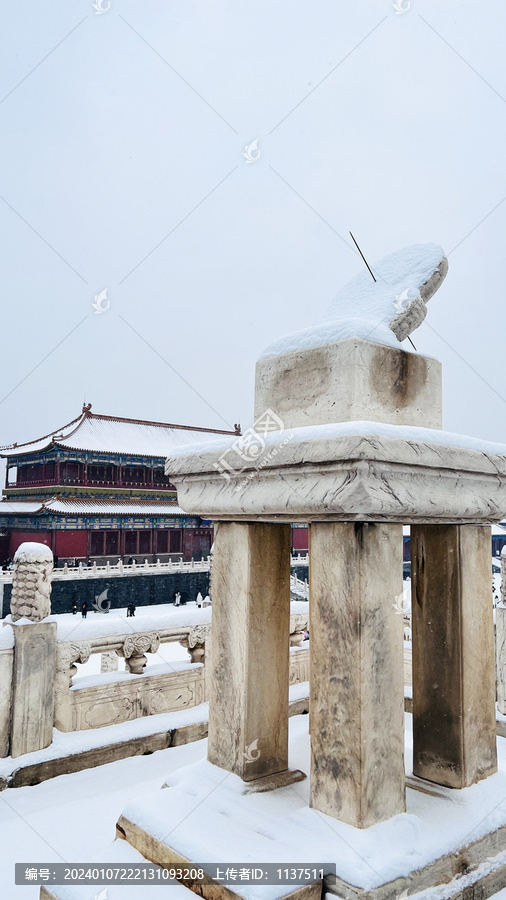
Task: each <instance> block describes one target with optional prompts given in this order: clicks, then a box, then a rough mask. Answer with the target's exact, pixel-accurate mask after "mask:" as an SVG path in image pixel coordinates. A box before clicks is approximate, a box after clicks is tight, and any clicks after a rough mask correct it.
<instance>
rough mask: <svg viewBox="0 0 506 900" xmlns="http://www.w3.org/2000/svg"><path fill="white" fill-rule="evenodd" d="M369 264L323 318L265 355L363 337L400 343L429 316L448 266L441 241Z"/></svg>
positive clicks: (416, 245)
mask: <svg viewBox="0 0 506 900" xmlns="http://www.w3.org/2000/svg"><path fill="white" fill-rule="evenodd" d="M372 271H373V273H374V277H375V278H376V281H373V279H372V278H371V275H370V273H369V272H368V271H367V270H366V269H364V270H363V271H361V272H360V273H359V274H358V275H356V276H355V277H354V278H352V279H351V281H349V282H348V283H347V284H346V285H345V286H344V287H343V288H341V290H340V291H339V292H338V293H337V294H336V296H335V297H334V299H333V301H332V303H331V304H330V306H329V307H328V309H327V310H326V312H325V313H324V315H323V316H322V317H321V319H320V321H319V322H318V323H317V324H316V325H313V326H312V327H310V328H305V329H303V330H301V331H296V332H292V333H291V334H288V335H286V336H284V337H282V338H279V339H278V340H276V341H274V343H272V344H270V345H269V347H267V348H266V350H264V352H263V353H262V354H261V357H260V358H261V359H263V358H265V357H269V356H280V355H281V354H283V353H290V352H292V351H295V350H303V349H309V348H311V347H319V346H321V345H322V344H328V343H333V342H335V341H343V340H347V339H349V338H354V337H355V338H363V339H367V340H369V341H374V342H376V343H378V344H387V345H389V346H393V347H398V346H399V342H400V341H403V340H405V339H406V338H407V337H408V335H409V334H411V333H412V332H413V331H414V330H415V328H418V327H419V325H421V324H422V322H423V320H424V319H425V316H426V315H427V307H426V304H427V301H428V300H429V299H430V298H431V297H432V296H433V295H434V294H435V292H436V291H437V289H438V288H439V286H440V284H441V283H442V281H443V280H444V278H445V276H446V273H447V271H448V261H447V259H446V257H445V255H444V251H443V249H442V248H441V247H439V246H438V245H437V244H414V245H413V246H411V247H405V248H404V249H403V250H397V251H396V252H395V253H391V254H389V256H385V257H384V258H383V259H382V260H380V262H378V263H376V264H375V265H373V266H372Z"/></svg>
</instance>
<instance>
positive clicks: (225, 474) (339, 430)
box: [166, 421, 506, 525]
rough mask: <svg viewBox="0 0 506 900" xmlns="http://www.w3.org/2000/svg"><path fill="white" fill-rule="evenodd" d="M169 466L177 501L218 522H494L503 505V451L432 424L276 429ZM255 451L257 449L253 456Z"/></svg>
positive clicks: (188, 451)
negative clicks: (256, 442) (246, 443)
mask: <svg viewBox="0 0 506 900" xmlns="http://www.w3.org/2000/svg"><path fill="white" fill-rule="evenodd" d="M238 440H240V439H237V438H236V439H235V441H234V439H224V440H222V439H220V440H218V441H213V442H211V443H206V445H205V446H204V447H200V448H199V447H198V446H197V445H193V446H191V447H185V448H181V450H180V451H179V455H178V453H177V451H176V453H175V454H173V456H172V457H171V459H170V460H168V461H167V465H166V474H167V475H168V476H169V477H170V478H171V481H173V482H174V484H176V486H177V491H178V502H179V504H180V506H181V507H182V508H183V509H184V510H185V511H186V512H187V513H188V514H189V515H194V514H195V515H202V514H203V512H204V511H205V513H206V515H208V516H209V517H210V518H212V519H215V520H217V521H227V520H228V521H234V522H240V521H249V522H253V521H262V522H305V523H306V522H309V523H312V522H332V521H334V522H353V521H358V522H396V523H401V524H404V525H412V524H417V523H425V524H435V525H442V524H444V523H451V524H492V523H496V522H498V521H500V519H501V518H502V517H503V515H504V510H505V509H506V446H505V445H501V444H493V443H490V442H486V441H481V440H478V439H476V438H471V437H466V436H464V435H459V434H453V433H451V432H444V431H438V430H437V429H432V428H419V427H414V426H409V425H403V426H398V425H391V424H388V423H379V422H368V421H363V422H340V423H335V424H329V425H309V426H305V427H298V428H289V429H285V430H282V431H281V430H278V431H273V432H270V433H268V434H265V435H263V436H262V443H263V446H261V445H260V446H259V447H257V448H256V449H255V452H256V453H257V454H258V455H257V456H256V457H255V459H254V460H249V461H248V460H247V459H246V458H245V456H246V455H247V452H246V451H247V448H246V449H245V448H244V447H242V448H239V449H240V450H241V453H242V454H243V455H242V457H241V455H240V453H239V452H238V450H236V449H234V444H237V443H238ZM248 452H251V451H248Z"/></svg>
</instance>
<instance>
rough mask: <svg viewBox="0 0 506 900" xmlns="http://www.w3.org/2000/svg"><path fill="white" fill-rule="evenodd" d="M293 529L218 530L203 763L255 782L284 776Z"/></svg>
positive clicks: (232, 526)
mask: <svg viewBox="0 0 506 900" xmlns="http://www.w3.org/2000/svg"><path fill="white" fill-rule="evenodd" d="M289 642H290V526H289V525H265V524H260V523H254V524H248V523H232V522H225V523H220V524H218V526H217V528H216V535H215V540H214V554H213V627H212V631H211V640H210V645H211V646H210V652H209V654H208V656H209V683H210V703H209V744H208V759H209V761H210V762H212V763H214V764H215V765H216V766H220V767H221V768H222V769H228V771H229V772H235V774H236V775H239V776H240V777H241V778H242V779H243V780H244V781H253V780H254V779H256V778H261V777H263V776H266V775H272V774H273V773H277V772H283V771H285V770H286V769H287V768H288V677H289Z"/></svg>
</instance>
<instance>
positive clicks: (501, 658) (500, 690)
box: [495, 606, 506, 716]
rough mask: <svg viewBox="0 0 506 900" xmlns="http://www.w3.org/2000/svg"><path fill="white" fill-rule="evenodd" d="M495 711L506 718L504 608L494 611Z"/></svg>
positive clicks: (505, 614) (505, 629) (505, 624)
mask: <svg viewBox="0 0 506 900" xmlns="http://www.w3.org/2000/svg"><path fill="white" fill-rule="evenodd" d="M495 653H496V684H497V709H498V710H499V712H500V713H501V715H503V716H506V606H497V607H496V611H495Z"/></svg>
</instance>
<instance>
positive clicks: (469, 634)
mask: <svg viewBox="0 0 506 900" xmlns="http://www.w3.org/2000/svg"><path fill="white" fill-rule="evenodd" d="M446 271H447V262H446V259H445V257H444V254H443V251H442V250H441V248H439V247H437V246H435V245H433V244H428V245H416V246H414V247H408V248H407V249H405V250H403V251H399V252H398V253H394V254H392V255H391V256H389V257H386V258H385V259H384V260H382V261H381V262H380V263H378V264H377V265H375V266H373V272H374V275H375V278H376V281H374V282H373V280H372V278H371V276H370V274H369V272H366V271H364V272H363V273H362V274H360V275H359V276H357V277H356V278H355V279H353V280H352V281H351V282H350V283H349V284H348V285H347V286H346V287H345V288H344V289H343V290H342V291H340V293H339V294H338V295H337V297H336V299H335V301H334V303H333V304H332V306H331V308H330V309H329V311H328V313H327V314H326V316H325V317H324V319H323V320H322V321H321V322H320V323H319V324H318V325H316V326H314V327H312V328H308V329H306V330H304V331H299V332H295V333H294V334H291V335H288V336H287V337H285V338H281V339H280V340H279V341H276V342H275V343H274V344H272V345H271V346H270V347H269V348H267V350H266V351H265V352H264V353H263V354H262V357H261V358H260V360H259V362H258V364H257V370H256V391H255V417H256V421H255V425H254V427H253V428H252V429H248V431H247V432H246V433H245V434H244V435H243V436H242V437H238V438H235V439H233V440H230V439H228V438H227V439H224V440H219V441H216V442H213V443H212V444H209V445H204V444H199V445H198V447H197V446H195V447H193V448H181V450H180V452H179V454H178V456H175V457H172V458H171V459H170V460H168V461H167V465H166V473H167V475H168V476H170V480H171V482H173V483H174V484H175V485H176V486H177V490H178V503H179V505H180V506H181V508H182V509H184V510H185V512H187V513H188V514H192V515H205V516H206V517H207V518H211V519H214V520H215V521H217V522H218V523H219V525H218V531H217V539H216V543H215V551H214V579H213V638H212V643H213V645H214V646H213V648H212V652H211V694H210V717H209V759H210V761H211V762H214V763H215V764H216V765H218V766H221V767H222V768H223V769H226V770H228V771H231V772H235V773H236V774H238V775H240V776H241V777H242V778H243V779H244V780H245V781H248V782H249V783H250V784H251V783H252V782H254V781H255V779H258V778H259V777H260V776H262V775H263V774H265V773H275V772H277V773H278V774H279V773H280V772H282V771H283V769H285V770H286V768H287V765H288V761H287V755H286V718H287V713H286V691H285V687H284V685H285V684H287V676H286V679H285V668H286V666H287V648H288V634H289V625H288V624H287V622H288V619H287V617H288V600H287V598H288V596H289V585H288V569H287V560H288V555H289V547H288V538H286V537H285V536H284V532H283V529H284V528H286V529H288V525H289V523H293V522H304V523H309V524H310V652H311V669H310V719H311V747H312V753H311V774H310V777H311V790H310V796H311V805H312V806H313V807H314V808H316V809H318V810H320V811H322V812H324V813H327V814H328V815H331V816H334V817H336V818H338V819H341V820H343V821H345V822H347V823H349V824H350V825H354V826H356V827H358V828H365V827H368V826H371V825H374V824H375V823H378V822H380V821H381V820H383V819H387V818H389V817H391V816H394V815H396V814H397V813H400V812H403V811H404V809H405V799H404V795H405V790H404V785H405V775H404V734H403V728H404V724H403V688H404V685H403V681H404V679H403V627H402V626H403V619H402V615H401V614H399V597H402V525H403V524H406V525H412V526H414V527H413V537H412V546H413V551H412V552H413V683H414V684H413V724H414V744H415V746H414V771H415V775H417V776H418V777H419V778H424V779H427V780H431V781H434V782H436V783H439V784H442V785H449V786H452V787H464V786H467V785H470V784H472V783H473V782H476V781H478V780H480V779H482V778H486V777H487V776H488V775H490V774H491V773H493V772H494V771H495V770H496V749H495V746H496V743H495V705H494V704H495V684H494V673H493V665H494V654H493V622H492V600H491V595H490V593H491V592H490V530H489V529H488V528H484V527H483V526H484V525H486V524H487V523H492V522H497V521H499V520H500V519H501V518H502V517H504V515H505V513H506V447H503V446H501V445H494V444H486V443H483V442H480V441H479V440H477V439H474V438H466V437H465V436H462V435H454V434H450V433H446V432H443V431H441V426H442V421H441V409H442V394H441V365H440V364H439V363H438V362H437V361H436V360H433V359H429V358H426V357H423V356H421V355H420V354H417V353H412V352H406V350H405V349H404V348H403V347H402V346H401V344H400V341H401V340H404V339H405V338H406V337H407V336H408V335H409V334H410V332H411V331H413V329H414V328H416V327H418V325H420V324H421V322H422V321H423V319H424V318H425V315H426V312H427V308H426V304H427V302H428V300H429V299H430V298H431V296H432V295H433V294H434V292H435V291H436V290H437V288H438V287H439V285H440V284H441V282H442V280H443V279H444V277H445V275H446ZM285 545H286V546H285ZM285 557H286V558H285ZM276 598H277V599H276ZM287 628H288V632H287ZM248 747H249V750H248ZM264 748H265V749H264ZM245 753H246V757H247V755H248V753H249V756H250V757H253V756H255V757H257V758H256V759H255V761H254V762H252V761H248V760H247V758H246V757H245V756H244V754H245ZM241 754H242V756H241ZM257 754H259V755H257ZM262 754H265V756H264V757H263V756H262Z"/></svg>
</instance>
